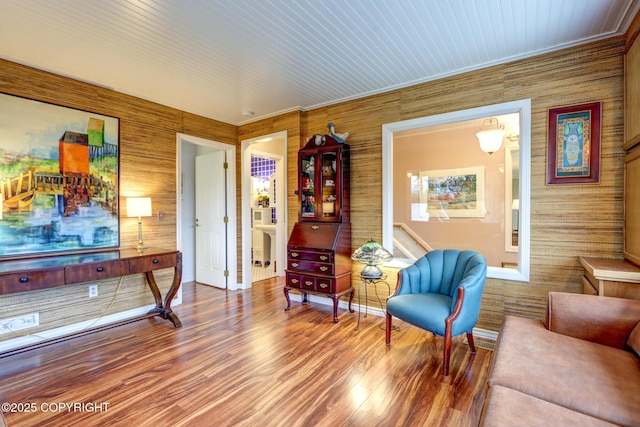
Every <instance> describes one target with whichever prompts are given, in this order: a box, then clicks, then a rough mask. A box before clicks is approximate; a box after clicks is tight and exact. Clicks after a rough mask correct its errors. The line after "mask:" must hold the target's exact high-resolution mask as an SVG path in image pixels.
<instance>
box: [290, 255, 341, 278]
mask: <svg viewBox="0 0 640 427" xmlns="http://www.w3.org/2000/svg"><path fill="white" fill-rule="evenodd" d="M287 267H288V268H289V269H290V270H298V271H306V272H309V273H318V274H327V275H333V264H326V263H323V262H312V261H298V260H293V259H290V260H289V262H288V265H287Z"/></svg>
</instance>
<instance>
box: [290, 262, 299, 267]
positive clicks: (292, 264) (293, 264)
mask: <svg viewBox="0 0 640 427" xmlns="http://www.w3.org/2000/svg"><path fill="white" fill-rule="evenodd" d="M298 265H300V264H298V263H297V262H292V263H291V267H297V266H298Z"/></svg>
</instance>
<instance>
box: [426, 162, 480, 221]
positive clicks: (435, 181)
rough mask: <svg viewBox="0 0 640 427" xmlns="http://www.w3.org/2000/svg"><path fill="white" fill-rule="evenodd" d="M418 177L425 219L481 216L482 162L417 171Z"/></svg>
mask: <svg viewBox="0 0 640 427" xmlns="http://www.w3.org/2000/svg"><path fill="white" fill-rule="evenodd" d="M418 178H419V182H420V184H421V187H422V188H421V190H420V204H419V205H418V206H422V207H426V213H427V214H428V215H427V217H426V218H427V220H428V218H429V217H433V218H484V216H485V204H484V166H475V167H468V168H458V169H443V170H431V171H421V172H420V173H419V176H418Z"/></svg>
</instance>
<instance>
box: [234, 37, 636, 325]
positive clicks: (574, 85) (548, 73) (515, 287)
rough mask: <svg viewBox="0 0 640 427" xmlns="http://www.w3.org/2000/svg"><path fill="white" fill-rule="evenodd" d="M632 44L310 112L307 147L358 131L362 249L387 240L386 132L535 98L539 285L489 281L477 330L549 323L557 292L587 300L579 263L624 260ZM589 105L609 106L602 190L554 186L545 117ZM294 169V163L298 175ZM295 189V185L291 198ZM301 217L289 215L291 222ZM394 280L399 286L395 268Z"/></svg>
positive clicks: (535, 273) (549, 57)
mask: <svg viewBox="0 0 640 427" xmlns="http://www.w3.org/2000/svg"><path fill="white" fill-rule="evenodd" d="M624 43H625V40H624V37H617V38H611V39H608V40H603V41H599V42H595V43H590V44H587V45H584V46H579V47H575V48H571V49H566V50H562V51H558V52H553V53H549V54H545V55H541V56H536V57H532V58H527V59H522V60H519V61H515V62H511V63H508V64H502V65H497V66H494V67H491V68H486V69H482V70H477V71H473V72H469V73H465V74H461V75H457V76H452V77H448V78H444V79H440V80H436V81H432V82H428V83H424V84H420V85H417V86H413V87H409V88H405V89H400V90H395V91H391V92H387V93H384V94H380V95H375V96H370V97H367V98H362V99H357V100H353V101H348V102H343V103H340V104H335V105H330V106H326V107H322V108H318V109H315V110H312V111H308V112H305V113H304V114H303V119H302V125H303V129H302V131H301V138H300V142H301V143H302V142H304V141H306V140H307V139H308V138H309V137H310V136H311V135H313V134H315V133H326V132H327V128H326V126H327V123H329V122H333V123H335V125H336V130H337V131H338V132H345V131H348V132H350V135H349V140H348V143H349V144H350V146H351V150H352V152H351V206H352V209H351V221H352V228H353V246H354V249H355V247H357V246H358V245H359V244H361V243H362V242H364V241H366V240H368V239H369V238H374V239H376V240H378V241H381V239H382V199H381V193H382V176H381V170H382V125H383V124H385V123H391V122H396V121H400V120H407V119H413V118H417V117H423V116H430V115H434V114H441V113H446V112H451V111H456V110H463V109H467V108H474V107H479V106H483V105H490V104H496V103H501V102H507V101H513V100H517V99H524V98H531V100H532V101H531V104H532V129H531V133H532V147H531V156H532V158H531V174H532V176H531V205H532V206H531V281H530V283H522V282H513V281H506V280H497V279H488V280H487V284H486V288H485V293H484V299H483V304H482V310H481V317H480V322H479V324H478V326H479V327H481V328H484V329H488V330H494V331H497V330H498V329H499V328H500V324H501V322H502V318H503V317H504V315H505V314H515V315H519V316H525V317H534V318H542V317H543V316H544V312H545V308H546V296H547V293H548V292H549V291H552V290H554V291H567V292H580V291H581V289H582V285H581V275H582V268H581V267H580V265H579V263H578V257H579V256H600V257H620V256H621V250H622V246H621V245H622V178H623V177H622V158H623V155H624V151H623V149H622V142H623V134H622V132H623V130H622V124H623V118H622V115H623V54H624ZM590 101H602V154H601V173H600V183H599V184H595V185H561V186H548V185H546V178H545V171H546V151H547V136H546V135H547V110H548V109H549V108H553V107H558V106H563V105H573V104H580V103H586V102H590ZM243 130H244V128H243V127H241V128H240V133H241V134H242V133H243ZM278 130H282V129H271V128H270V129H269V132H274V131H278ZM265 133H267V132H262V131H261V130H260V129H258V128H256V126H255V125H254V127H253V128H252V135H253V136H258V135H260V134H265ZM290 149H291V147H290ZM295 163H296V157H295V156H291V157H290V158H289V171H290V172H291V173H293V172H295V168H296V165H295ZM296 185H297V184H296V183H295V182H294V181H291V179H290V182H289V194H290V195H291V194H292V192H293V189H295V188H296ZM290 197H291V196H290ZM289 203H291V198H290V200H289ZM296 218H297V211H296V212H294V211H293V210H291V209H290V212H289V223H290V224H293V223H294V222H295V221H296ZM360 267H361V266H360V265H356V264H354V273H356V272H357V271H358V270H359V268H360ZM387 273H388V275H389V279H390V282H392V287H394V286H395V278H396V274H397V270H394V269H387ZM354 285H356V286H357V285H358V283H357V280H355V279H354ZM383 288H384V289H383ZM379 290H380V292H381V293H383V294H384V293H386V286H384V285H382V286H381V287H379ZM369 295H370V296H371V295H375V293H373V292H369ZM371 303H372V304H374V305H376V306H377V301H371Z"/></svg>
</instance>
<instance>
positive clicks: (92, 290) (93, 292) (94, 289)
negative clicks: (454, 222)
mask: <svg viewBox="0 0 640 427" xmlns="http://www.w3.org/2000/svg"><path fill="white" fill-rule="evenodd" d="M97 296H98V285H89V298H93V297H97Z"/></svg>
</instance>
